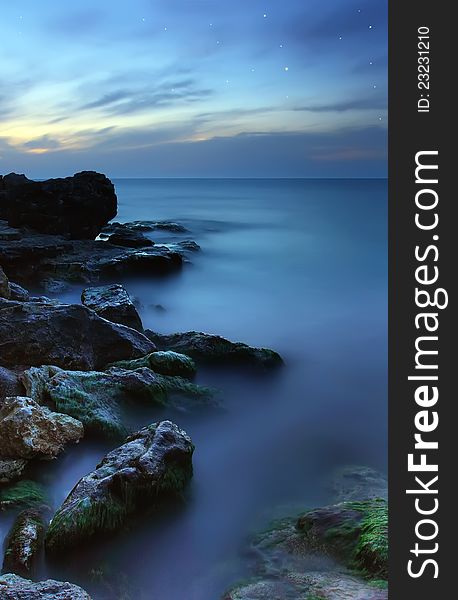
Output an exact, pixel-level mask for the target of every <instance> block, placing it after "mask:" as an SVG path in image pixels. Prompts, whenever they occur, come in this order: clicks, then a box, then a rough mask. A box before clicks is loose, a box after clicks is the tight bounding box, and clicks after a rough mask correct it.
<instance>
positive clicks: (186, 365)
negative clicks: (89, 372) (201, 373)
mask: <svg viewBox="0 0 458 600" xmlns="http://www.w3.org/2000/svg"><path fill="white" fill-rule="evenodd" d="M111 366H113V367H119V368H122V369H139V368H140V367H148V368H149V369H152V370H153V371H154V372H155V373H159V374H160V375H172V376H178V377H184V378H186V379H191V378H192V377H194V375H195V374H196V372H197V369H196V365H195V363H194V361H193V360H192V358H190V357H189V356H186V355H185V354H178V352H173V351H172V350H168V351H159V352H152V353H151V354H148V355H147V356H143V357H142V358H136V359H135V360H123V361H120V362H118V363H115V364H114V365H111Z"/></svg>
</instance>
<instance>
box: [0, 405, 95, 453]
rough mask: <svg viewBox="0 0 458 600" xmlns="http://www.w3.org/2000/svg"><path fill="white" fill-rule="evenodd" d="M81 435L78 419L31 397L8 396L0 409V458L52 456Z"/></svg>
mask: <svg viewBox="0 0 458 600" xmlns="http://www.w3.org/2000/svg"><path fill="white" fill-rule="evenodd" d="M83 434H84V429H83V426H82V424H81V423H80V421H77V420H76V419H73V418H72V417H69V416H68V415H63V414H60V413H54V412H51V411H50V410H49V409H48V408H46V407H45V406H40V405H39V404H37V403H36V402H35V401H34V400H32V399H31V398H26V397H20V396H16V397H9V398H6V399H5V400H4V402H3V404H2V407H1V408H0V458H2V459H3V458H14V459H16V458H23V459H32V458H39V459H46V460H50V459H52V458H55V457H56V456H57V455H58V454H60V452H62V450H63V449H64V448H65V446H66V445H67V444H69V443H76V442H78V441H79V440H80V439H81V438H82V437H83Z"/></svg>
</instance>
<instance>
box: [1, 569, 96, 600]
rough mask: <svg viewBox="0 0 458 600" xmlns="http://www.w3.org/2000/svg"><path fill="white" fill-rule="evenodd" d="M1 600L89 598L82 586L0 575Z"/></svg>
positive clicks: (89, 599)
mask: <svg viewBox="0 0 458 600" xmlns="http://www.w3.org/2000/svg"><path fill="white" fill-rule="evenodd" d="M0 597H1V598H2V600H91V597H90V596H89V594H87V593H86V592H85V591H84V590H83V589H82V588H80V587H78V586H77V585H73V584H71V583H68V582H61V581H54V580H53V579H47V580H46V581H39V582H34V581H29V580H28V579H23V578H22V577H19V576H18V575H13V574H10V573H8V574H6V575H0Z"/></svg>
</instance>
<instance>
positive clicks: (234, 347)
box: [145, 329, 283, 369]
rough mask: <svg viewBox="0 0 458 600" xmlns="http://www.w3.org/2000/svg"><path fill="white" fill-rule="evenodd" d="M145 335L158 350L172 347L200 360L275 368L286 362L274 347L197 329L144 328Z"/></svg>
mask: <svg viewBox="0 0 458 600" xmlns="http://www.w3.org/2000/svg"><path fill="white" fill-rule="evenodd" d="M145 335H146V336H147V337H148V338H149V339H150V340H151V341H152V342H154V344H155V345H156V346H157V347H158V349H159V350H173V351H174V352H179V353H182V354H186V355H188V356H190V357H191V358H193V359H194V360H195V361H197V362H202V363H213V364H221V365H224V364H230V365H234V364H235V365H239V366H249V367H255V366H257V367H263V368H267V369H272V368H275V367H279V366H281V365H282V364H283V359H282V358H281V356H280V355H279V354H278V353H277V352H275V351H274V350H270V349H268V348H255V347H252V346H248V345H247V344H243V343H241V342H231V341H229V340H227V339H225V338H223V337H221V336H219V335H211V334H208V333H201V332H198V331H187V332H185V333H173V334H171V335H161V334H159V333H155V332H154V331H150V330H148V329H147V330H145Z"/></svg>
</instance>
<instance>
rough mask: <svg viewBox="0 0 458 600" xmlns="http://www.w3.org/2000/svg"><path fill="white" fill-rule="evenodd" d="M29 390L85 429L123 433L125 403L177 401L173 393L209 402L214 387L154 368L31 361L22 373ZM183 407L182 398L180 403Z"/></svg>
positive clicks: (34, 396) (96, 431)
mask: <svg viewBox="0 0 458 600" xmlns="http://www.w3.org/2000/svg"><path fill="white" fill-rule="evenodd" d="M23 380H24V384H25V387H26V390H27V393H28V394H29V396H31V397H32V398H34V400H36V401H37V402H39V403H46V404H51V405H52V406H53V407H54V408H55V409H56V410H57V411H59V412H61V413H65V414H68V415H71V416H73V417H75V418H77V419H79V420H80V421H81V422H82V423H83V425H84V429H85V431H86V432H87V433H93V434H99V435H105V436H109V437H110V436H123V437H124V436H125V435H126V433H127V431H126V429H125V426H124V423H123V414H124V412H125V409H126V406H129V405H131V404H134V403H135V404H139V403H142V404H147V405H150V406H154V405H155V406H158V407H160V406H164V405H165V404H168V403H174V404H178V400H174V398H175V396H180V397H181V396H185V397H188V398H191V399H193V403H194V404H197V405H198V404H199V400H200V402H201V403H202V402H205V403H206V404H208V403H209V398H210V397H211V390H209V389H208V388H204V387H201V386H198V385H194V384H192V383H189V382H188V381H186V380H184V379H182V378H181V377H164V376H161V375H157V374H156V373H154V372H153V371H152V370H151V369H149V368H146V367H142V368H137V369H135V370H129V369H120V368H111V369H109V370H108V371H106V372H99V371H64V370H62V369H59V368H58V367H52V366H44V367H32V368H31V369H29V370H28V371H25V373H24V374H23ZM180 408H183V403H181V404H180Z"/></svg>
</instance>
